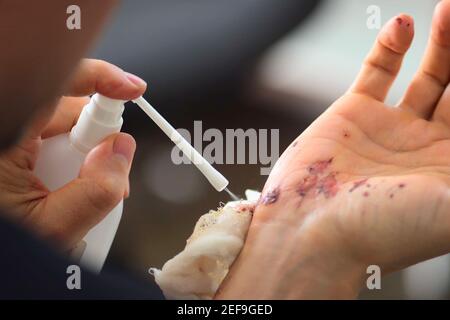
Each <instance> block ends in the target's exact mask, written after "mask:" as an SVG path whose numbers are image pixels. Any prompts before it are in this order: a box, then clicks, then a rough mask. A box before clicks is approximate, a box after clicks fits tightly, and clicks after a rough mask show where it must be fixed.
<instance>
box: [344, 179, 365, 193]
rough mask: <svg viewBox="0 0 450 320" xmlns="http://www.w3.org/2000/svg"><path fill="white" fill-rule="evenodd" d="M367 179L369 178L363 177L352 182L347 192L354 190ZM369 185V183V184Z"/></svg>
mask: <svg viewBox="0 0 450 320" xmlns="http://www.w3.org/2000/svg"><path fill="white" fill-rule="evenodd" d="M367 180H369V179H367V178H365V179H362V180H358V181H355V182H353V186H352V187H351V188H350V190H348V192H353V191H355V190H356V189H358V188H359V187H361V186H362V185H364V184H365V183H366V182H367ZM369 186H370V185H369Z"/></svg>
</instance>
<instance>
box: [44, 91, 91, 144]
mask: <svg viewBox="0 0 450 320" xmlns="http://www.w3.org/2000/svg"><path fill="white" fill-rule="evenodd" d="M88 102H89V98H88V97H62V98H61V100H60V101H59V103H58V106H57V107H56V110H55V113H54V114H53V116H52V117H51V119H50V121H49V122H48V123H47V124H46V126H45V128H44V130H42V133H41V137H42V138H43V139H46V138H50V137H53V136H56V135H58V134H62V133H66V132H69V131H70V130H71V129H72V127H73V126H74V125H75V124H76V123H77V121H78V117H79V116H80V113H81V110H82V109H83V107H84V106H85V105H86V104H87V103H88Z"/></svg>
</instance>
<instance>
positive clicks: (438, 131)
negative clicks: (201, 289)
mask: <svg viewBox="0 0 450 320" xmlns="http://www.w3.org/2000/svg"><path fill="white" fill-rule="evenodd" d="M413 34H414V23H413V19H412V18H411V17H409V16H407V15H404V14H401V15H398V16H397V17H395V18H393V19H391V20H390V21H389V22H388V23H387V24H386V25H385V26H384V28H383V29H382V30H381V32H380V34H379V36H378V39H377V40H376V43H375V45H374V47H373V48H372V50H371V51H370V53H369V55H368V56H367V58H366V60H365V62H364V64H363V66H362V69H361V72H360V73H359V75H358V76H357V79H356V81H355V82H354V84H353V85H352V86H351V88H350V89H349V90H348V92H347V93H346V94H345V95H344V96H342V97H341V98H340V99H338V100H337V101H336V102H335V103H334V104H333V105H332V106H331V107H330V108H329V109H328V110H327V111H326V112H325V113H324V114H322V115H321V116H320V117H319V118H318V119H317V120H316V121H314V123H312V125H311V126H310V127H309V128H308V129H307V130H305V131H304V132H303V133H302V134H301V135H300V136H299V137H298V138H297V139H296V140H295V141H294V142H293V143H292V144H291V146H290V147H288V148H287V149H286V150H285V152H284V154H283V155H282V156H281V158H280V159H279V161H278V162H277V164H276V165H275V167H274V168H273V170H272V172H271V174H270V176H269V178H268V180H267V182H266V185H265V187H264V189H263V192H262V197H261V198H260V201H259V202H258V205H257V206H256V209H255V213H254V216H253V219H252V222H251V225H250V228H249V232H248V234H247V238H246V242H245V244H244V247H243V249H242V251H241V253H240V255H239V257H238V258H237V260H236V261H235V262H234V264H233V266H232V268H231V270H230V272H229V274H228V276H227V278H226V279H225V281H224V283H223V284H222V286H221V289H220V290H219V292H218V294H217V296H216V298H233V299H240V298H250V299H262V298H269V299H293V298H356V297H357V296H358V293H359V290H360V289H361V288H362V286H363V285H364V284H365V280H366V278H367V274H366V269H367V267H368V266H369V265H378V266H379V267H380V268H381V270H382V273H383V275H385V274H388V273H391V272H393V271H396V270H399V269H402V268H405V267H407V266H410V265H413V264H415V263H418V262H420V261H423V260H426V259H430V258H433V257H436V256H439V255H443V254H446V253H449V252H450V211H449V206H450V193H449V186H450V94H449V93H450V91H449V89H448V88H449V87H448V84H449V80H450V1H448V0H445V1H442V2H440V3H439V4H438V6H437V8H436V11H435V14H434V18H433V25H432V30H431V34H430V39H429V45H428V48H427V50H426V52H425V55H424V57H423V61H422V63H421V66H420V68H419V70H418V71H417V73H416V75H415V76H414V78H413V80H412V82H411V84H410V86H409V88H408V89H407V91H406V93H405V95H404V97H403V99H402V100H401V101H400V102H399V104H398V105H397V106H396V107H392V106H388V105H386V104H385V103H384V100H385V98H386V95H387V94H388V91H389V89H390V87H391V85H392V83H393V81H394V79H395V78H396V76H397V74H398V72H399V71H400V67H401V64H402V60H403V58H404V56H405V54H406V52H407V50H408V48H409V47H410V45H411V42H412V39H413Z"/></svg>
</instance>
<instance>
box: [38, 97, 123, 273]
mask: <svg viewBox="0 0 450 320" xmlns="http://www.w3.org/2000/svg"><path fill="white" fill-rule="evenodd" d="M124 103H125V101H122V100H114V99H110V98H107V97H105V96H102V95H100V94H95V95H93V96H92V98H91V100H90V101H89V103H88V104H87V105H86V106H85V107H84V108H83V110H82V112H81V114H80V117H79V119H78V122H77V124H76V125H75V126H74V127H73V128H72V130H71V132H70V133H66V134H61V135H58V136H55V137H51V138H48V139H45V140H43V142H42V147H41V150H40V153H39V157H38V159H37V162H36V167H35V174H36V175H37V177H39V178H40V179H41V181H42V182H43V183H44V184H45V185H46V186H47V188H49V190H50V191H53V190H56V189H58V188H60V187H62V186H63V185H65V184H66V183H68V182H70V181H71V180H73V179H75V178H77V177H78V174H79V172H80V168H81V165H82V164H83V161H84V159H85V157H86V155H87V154H88V152H89V151H90V150H91V149H93V148H94V147H95V146H96V145H97V144H98V143H99V142H101V141H102V140H103V139H105V138H106V137H107V136H109V135H110V134H113V133H116V132H119V131H120V129H121V127H122V123H123V119H122V113H123V111H124ZM122 209H123V201H121V202H120V203H119V204H118V205H117V206H116V207H115V208H114V209H113V210H112V211H111V212H110V213H109V214H108V215H106V217H105V218H104V219H103V220H102V221H101V222H100V223H99V224H97V225H96V226H95V227H93V228H92V229H91V230H90V231H89V232H88V234H87V235H86V236H85V237H84V239H83V240H84V241H85V244H86V246H85V248H84V251H83V252H82V255H81V260H80V263H81V264H82V265H84V266H87V267H89V268H90V269H91V270H93V271H94V272H100V270H101V269H102V267H103V264H104V262H105V260H106V257H107V255H108V252H109V249H110V247H111V244H112V242H113V240H114V236H115V234H116V231H117V227H118V226H119V222H120V218H121V217H122Z"/></svg>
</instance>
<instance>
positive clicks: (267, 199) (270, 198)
mask: <svg viewBox="0 0 450 320" xmlns="http://www.w3.org/2000/svg"><path fill="white" fill-rule="evenodd" d="M279 196H280V188H278V187H277V188H274V189H272V190H270V191H268V192H267V193H266V194H265V195H264V196H263V197H262V198H261V199H260V201H261V203H262V204H264V205H269V204H272V203H275V202H277V200H278V198H279Z"/></svg>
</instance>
